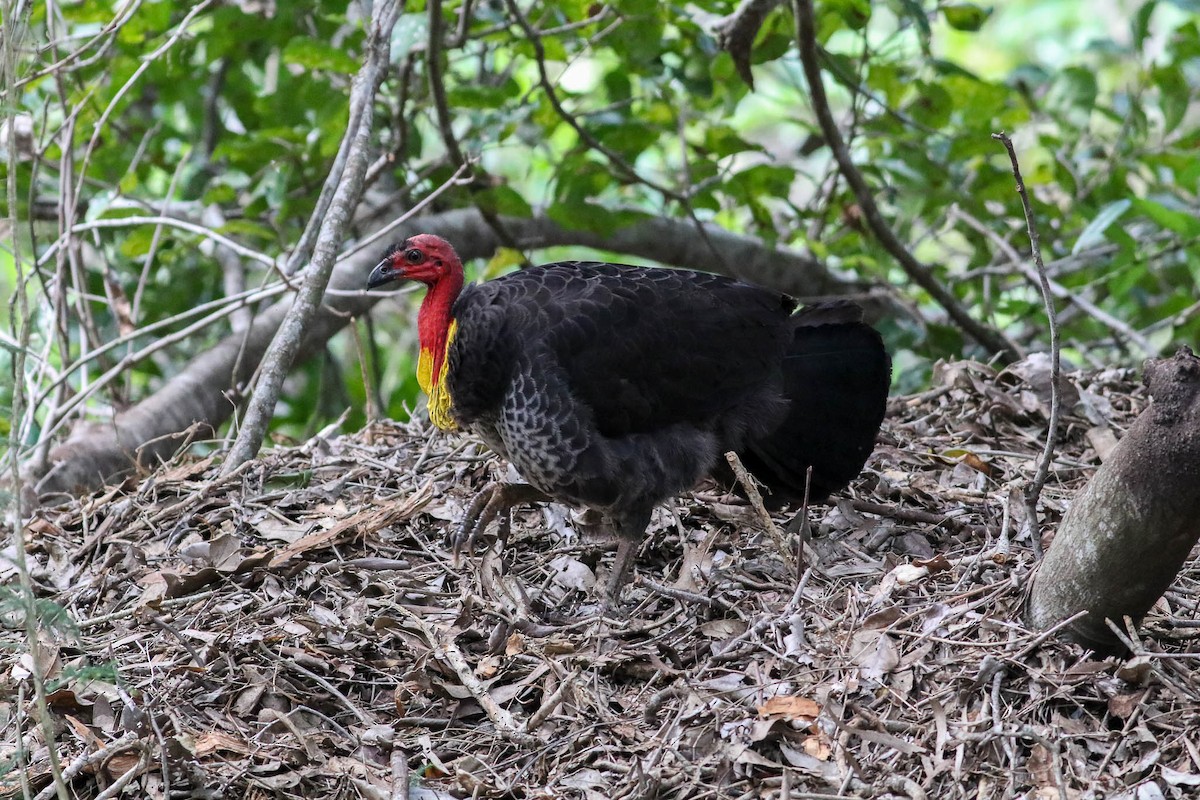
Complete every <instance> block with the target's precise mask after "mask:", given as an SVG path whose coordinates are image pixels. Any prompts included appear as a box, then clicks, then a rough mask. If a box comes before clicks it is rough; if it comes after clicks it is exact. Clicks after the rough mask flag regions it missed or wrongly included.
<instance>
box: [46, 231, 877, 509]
mask: <svg viewBox="0 0 1200 800" xmlns="http://www.w3.org/2000/svg"><path fill="white" fill-rule="evenodd" d="M504 224H505V227H506V228H507V229H508V230H509V232H510V233H511V234H512V235H513V236H514V238H515V239H516V240H517V241H518V243H519V244H521V245H522V246H525V247H530V248H537V247H547V246H552V245H580V246H590V247H598V248H604V249H608V250H612V251H614V252H618V253H625V254H628V255H630V256H638V257H642V258H651V259H654V260H656V261H659V262H661V263H663V264H670V265H675V266H685V267H690V268H692V269H699V270H705V271H710V272H719V273H725V274H733V275H735V276H737V277H741V278H745V279H747V280H753V281H756V282H758V283H762V284H764V285H767V286H773V287H775V288H778V289H780V290H781V291H785V292H788V293H789V294H792V295H797V296H801V297H806V296H836V295H844V294H847V293H852V292H861V291H863V289H864V287H863V286H861V285H859V284H854V283H851V282H848V281H841V280H839V279H837V278H836V277H834V276H832V275H830V274H829V272H828V271H827V270H825V268H824V267H823V266H822V265H821V264H820V263H819V262H817V261H816V260H814V259H812V258H810V257H808V256H806V255H803V254H800V253H796V252H794V251H786V250H781V251H776V250H773V249H771V248H768V247H765V246H764V245H763V244H762V242H761V241H759V240H757V239H754V238H751V237H748V236H740V235H737V234H733V233H729V232H728V231H724V230H721V229H719V228H715V227H709V228H708V229H707V231H708V237H707V238H708V240H709V241H710V242H711V243H712V247H711V248H710V247H709V246H708V244H706V243H705V241H704V240H703V238H702V237H700V236H698V235H697V233H696V229H695V227H694V226H693V225H692V223H690V222H686V221H678V220H664V219H654V220H648V221H646V222H643V223H639V224H636V225H632V226H629V227H627V228H624V229H622V230H621V231H619V232H617V233H616V234H614V235H613V236H611V237H608V238H605V237H602V236H600V235H598V234H595V233H590V232H585V231H573V230H568V229H564V228H562V227H560V226H558V225H556V224H555V223H553V222H551V221H550V220H548V219H546V218H545V217H533V218H528V219H516V218H505V219H504ZM417 233H434V234H437V235H439V236H442V237H444V238H446V239H449V240H450V241H451V242H453V243H454V244H455V246H456V248H457V250H458V252H459V254H460V255H462V257H463V258H481V257H486V256H489V255H491V254H492V253H493V252H495V250H496V248H497V246H499V242H498V241H497V239H496V235H495V233H494V232H493V231H492V229H491V228H490V227H489V226H488V225H487V224H486V222H485V221H484V220H483V218H482V217H481V216H480V215H479V213H478V212H477V211H475V210H473V209H463V210H455V211H448V212H444V213H441V214H434V215H430V216H426V217H420V218H417V219H414V220H411V221H410V222H408V223H406V224H404V225H402V226H400V227H398V228H397V229H396V230H395V232H394V234H393V235H392V236H391V237H390V240H391V241H399V240H401V239H404V238H406V237H408V236H412V235H414V234H417ZM383 249H384V247H383V245H382V244H381V245H380V247H379V248H378V251H382V250H383ZM378 251H377V250H375V249H372V250H370V251H369V252H364V253H361V254H359V255H358V256H355V257H354V258H351V259H347V260H345V261H342V262H340V263H339V264H338V265H337V267H336V268H335V270H334V273H333V277H332V279H331V280H330V283H329V286H330V288H331V289H334V290H342V291H354V290H360V289H362V288H363V286H364V282H365V280H366V276H367V273H368V272H369V271H370V268H371V266H373V265H374V264H375V263H376V262H377V261H378V260H379V256H380V252H378ZM384 297H387V294H386V293H372V294H369V295H368V294H365V293H364V294H361V295H351V296H345V295H343V296H338V295H327V296H326V298H325V302H324V305H323V306H322V308H321V309H320V311H319V313H318V314H317V316H316V320H315V322H314V323H313V324H312V325H311V326H310V327H308V328H307V329H306V330H305V335H304V339H303V341H302V344H301V346H300V349H299V352H298V355H297V362H299V361H300V360H303V359H304V358H306V357H309V356H312V355H314V354H316V353H318V352H320V350H321V348H322V347H323V346H324V345H325V343H326V342H327V341H328V340H329V339H330V338H331V337H332V336H333V335H334V334H335V333H337V332H338V331H339V330H341V328H342V327H343V326H345V325H346V324H347V322H349V320H350V318H351V317H355V316H361V315H362V314H365V313H366V312H367V311H368V310H369V309H370V308H371V306H373V305H374V304H375V303H376V302H378V301H379V300H380V299H382V298H384ZM290 304H291V299H290V298H289V299H287V300H283V301H280V302H279V303H276V304H274V305H272V306H271V307H269V308H267V309H266V310H265V311H263V312H261V313H260V314H258V315H257V317H256V318H255V320H254V323H253V325H252V326H251V327H250V328H249V330H247V331H244V332H239V333H235V334H231V335H229V336H227V337H226V338H225V339H224V340H222V341H221V342H220V343H219V344H218V345H217V346H216V347H214V348H212V349H211V350H208V351H206V352H204V353H202V354H200V355H199V356H196V357H195V358H193V359H192V360H191V362H189V363H188V364H187V365H186V366H184V367H183V368H182V369H181V371H180V372H179V373H178V374H177V375H176V376H175V377H174V378H172V379H171V380H170V381H169V382H168V383H166V384H165V385H164V386H163V387H162V388H161V389H159V390H158V391H156V392H155V393H154V394H153V395H151V396H149V397H147V398H146V399H145V400H142V401H141V402H140V403H138V404H137V405H134V406H132V407H131V408H129V409H127V410H126V411H124V412H122V413H121V414H118V415H117V416H116V418H115V419H113V420H112V421H111V422H109V423H106V424H95V423H93V424H89V425H85V426H80V427H79V428H77V429H76V430H75V431H74V432H73V433H72V435H71V436H70V437H69V438H68V439H67V440H66V441H64V442H63V443H62V444H61V445H59V446H57V447H56V448H55V449H54V450H53V451H52V452H51V454H50V458H49V459H48V462H47V465H46V469H44V470H33V469H29V470H27V472H26V478H27V479H28V480H29V481H30V483H31V484H33V485H34V486H35V487H36V491H37V493H38V495H40V496H42V497H46V496H47V495H54V494H61V493H70V494H75V493H81V492H87V491H91V490H94V489H96V488H99V487H100V486H103V485H104V484H105V483H108V482H111V481H113V480H115V479H118V478H120V477H122V476H123V475H126V474H128V473H129V472H131V471H133V470H135V469H137V468H138V467H141V468H152V467H153V466H154V465H156V464H158V463H160V462H161V461H162V460H164V459H166V458H169V457H170V456H171V455H172V454H173V453H174V452H175V451H176V450H178V449H179V447H180V446H181V445H183V444H184V443H185V442H186V441H188V440H189V438H204V437H206V436H211V435H212V434H213V432H214V431H215V430H216V429H217V428H218V427H219V426H220V425H221V424H222V423H224V422H225V421H226V420H228V419H229V417H230V416H231V415H232V414H233V412H234V409H235V405H236V403H237V401H238V394H237V392H238V388H239V387H241V386H244V385H245V383H246V382H247V381H248V380H249V379H250V376H251V375H252V374H253V373H254V371H255V369H257V367H258V365H259V362H260V361H261V360H262V357H263V354H264V353H265V352H266V349H267V346H268V345H269V344H270V342H271V338H272V337H273V336H274V334H275V331H276V330H277V329H278V328H279V325H280V323H281V322H282V320H283V318H284V315H285V314H286V313H287V310H288V307H289V306H290ZM864 305H867V307H868V312H870V305H871V304H870V303H866V304H864ZM878 310H879V305H876V306H875V311H876V312H878Z"/></svg>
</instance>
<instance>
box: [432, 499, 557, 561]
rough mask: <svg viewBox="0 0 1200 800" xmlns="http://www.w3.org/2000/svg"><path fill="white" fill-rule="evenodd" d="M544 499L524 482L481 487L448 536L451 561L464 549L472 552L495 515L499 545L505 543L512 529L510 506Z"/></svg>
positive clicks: (469, 552)
mask: <svg viewBox="0 0 1200 800" xmlns="http://www.w3.org/2000/svg"><path fill="white" fill-rule="evenodd" d="M548 499H549V498H548V497H547V496H546V495H545V494H544V493H543V492H541V491H539V490H537V489H535V488H533V487H532V486H530V485H529V484H525V483H493V484H490V485H488V486H486V487H484V488H483V489H482V490H481V491H480V492H479V493H478V494H476V495H475V497H474V498H472V500H471V504H470V505H469V506H467V511H466V513H465V514H463V518H462V522H461V523H459V526H458V530H457V531H455V533H454V536H453V537H451V545H452V552H453V554H454V559H455V561H457V560H458V556H459V554H460V553H461V552H462V551H463V549H464V548H465V549H466V551H467V554H468V555H470V554H473V553H474V552H475V542H477V541H478V540H479V537H480V536H481V535H482V534H483V532H484V531H485V530H487V526H488V525H490V524H491V523H492V520H494V519H496V517H500V528H499V529H498V530H497V532H496V538H497V540H498V541H499V542H500V544H501V546H503V545H505V544H507V543H508V535H509V533H510V532H511V531H512V507H513V506H515V505H517V504H519V503H531V502H540V501H544V500H548Z"/></svg>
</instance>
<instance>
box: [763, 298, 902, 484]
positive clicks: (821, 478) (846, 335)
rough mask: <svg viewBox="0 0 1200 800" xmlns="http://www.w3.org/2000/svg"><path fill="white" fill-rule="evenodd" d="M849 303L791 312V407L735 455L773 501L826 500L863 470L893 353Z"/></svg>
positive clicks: (787, 381) (787, 372)
mask: <svg viewBox="0 0 1200 800" xmlns="http://www.w3.org/2000/svg"><path fill="white" fill-rule="evenodd" d="M860 317H861V311H859V310H858V307H857V306H855V305H853V304H850V303H838V304H825V305H821V306H814V307H812V308H811V309H805V310H804V311H801V312H800V313H799V314H797V315H796V316H795V317H794V320H795V328H794V331H793V335H792V347H791V350H790V351H789V352H788V355H787V356H786V357H785V358H784V391H785V393H786V395H787V397H788V398H789V399H790V400H791V403H792V406H791V410H790V412H789V413H788V416H787V417H786V418H785V419H784V421H783V423H782V424H781V425H780V426H779V427H778V428H776V429H775V431H774V432H772V433H771V434H770V435H769V436H766V437H763V438H761V439H759V440H757V441H755V442H753V443H751V444H750V445H749V446H748V447H747V448H746V449H745V451H744V452H742V453H740V454H739V455H740V457H741V459H742V462H743V463H744V464H745V465H746V468H747V469H749V470H750V472H751V473H752V474H754V476H755V477H756V478H758V479H759V480H760V481H762V482H763V483H764V484H766V486H767V488H768V490H769V491H770V494H769V495H768V496H767V497H766V498H765V499H766V501H767V503H768V504H769V505H772V506H779V505H783V504H784V503H787V502H795V501H798V500H800V499H802V498H803V497H804V485H805V480H806V476H807V473H808V468H809V466H811V467H812V485H811V490H810V500H812V501H819V500H823V499H825V498H826V497H827V496H829V495H830V494H831V493H833V492H836V491H837V490H839V489H841V488H843V487H845V486H846V485H847V484H848V483H850V481H852V480H854V478H855V477H856V476H857V475H858V474H859V472H861V471H862V468H863V464H864V463H866V460H867V458H868V457H869V456H870V455H871V451H872V450H873V449H874V447H875V437H876V435H877V434H878V433H879V426H880V424H881V423H882V422H883V415H884V411H885V408H886V406H887V395H888V387H889V385H890V384H891V372H892V370H891V359H890V358H889V357H888V354H887V351H886V350H885V349H884V346H883V340H882V339H881V338H880V336H879V333H878V332H877V331H876V330H875V329H874V328H872V327H870V326H869V325H867V324H865V323H863V322H861V321H859V318H860Z"/></svg>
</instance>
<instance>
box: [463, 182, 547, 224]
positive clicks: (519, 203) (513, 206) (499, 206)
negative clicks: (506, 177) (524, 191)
mask: <svg viewBox="0 0 1200 800" xmlns="http://www.w3.org/2000/svg"><path fill="white" fill-rule="evenodd" d="M475 203H476V204H477V205H478V206H479V207H480V208H482V209H485V210H487V211H491V212H493V213H495V214H505V215H507V216H511V217H532V216H533V208H531V207H530V205H529V203H528V202H527V201H526V200H525V198H524V197H522V196H521V195H520V194H518V193H517V191H516V190H515V189H513V188H511V187H509V186H492V187H489V188H487V189H484V190H483V191H481V192H479V193H477V194H476V195H475Z"/></svg>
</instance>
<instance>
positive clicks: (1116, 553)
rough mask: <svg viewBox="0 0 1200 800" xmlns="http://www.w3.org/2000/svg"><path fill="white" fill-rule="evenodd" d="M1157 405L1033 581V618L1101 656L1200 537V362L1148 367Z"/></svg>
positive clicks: (1089, 493)
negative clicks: (1063, 625)
mask: <svg viewBox="0 0 1200 800" xmlns="http://www.w3.org/2000/svg"><path fill="white" fill-rule="evenodd" d="M1145 381H1146V385H1147V386H1149V388H1150V393H1151V395H1152V396H1153V398H1154V400H1153V403H1152V404H1151V406H1150V407H1149V408H1148V409H1146V410H1145V411H1144V412H1143V413H1142V414H1141V416H1139V417H1138V418H1137V420H1135V421H1134V423H1133V425H1132V426H1131V427H1130V428H1129V432H1128V433H1127V434H1126V435H1125V437H1124V438H1123V439H1121V441H1120V442H1119V443H1118V444H1117V446H1116V447H1115V448H1114V449H1113V451H1112V453H1111V454H1110V455H1109V458H1108V460H1107V461H1106V462H1105V463H1104V464H1103V465H1102V466H1101V467H1100V469H1098V470H1096V474H1095V475H1093V476H1092V479H1091V480H1090V481H1088V484H1087V486H1085V487H1084V488H1083V491H1082V492H1081V493H1080V494H1079V496H1078V497H1077V498H1076V499H1075V500H1074V501H1073V502H1072V503H1071V507H1070V508H1069V509H1068V510H1067V514H1066V516H1065V517H1064V518H1063V521H1062V524H1061V525H1060V526H1059V529H1058V534H1057V535H1056V536H1055V537H1054V541H1053V542H1052V543H1051V544H1050V549H1049V551H1048V552H1047V553H1046V557H1045V559H1044V560H1043V561H1042V563H1041V565H1040V567H1039V568H1038V571H1037V574H1036V575H1035V576H1034V579H1033V587H1032V592H1031V594H1030V599H1029V607H1028V618H1029V623H1030V625H1031V626H1033V627H1035V628H1039V629H1046V628H1049V627H1051V626H1053V625H1055V624H1057V623H1059V622H1061V621H1062V620H1065V619H1068V618H1070V617H1071V616H1073V615H1075V614H1077V613H1078V612H1080V611H1086V612H1087V614H1086V615H1085V616H1083V617H1081V618H1079V619H1077V620H1075V621H1074V622H1072V623H1071V624H1070V625H1068V626H1067V627H1066V628H1065V629H1064V632H1065V634H1066V635H1067V636H1068V637H1069V638H1071V639H1073V640H1074V641H1076V642H1079V643H1080V644H1083V645H1085V646H1087V647H1090V648H1092V649H1094V650H1097V651H1099V652H1115V651H1120V650H1122V649H1123V646H1122V645H1121V643H1120V640H1119V639H1118V638H1117V637H1116V636H1115V635H1114V634H1113V632H1112V631H1111V630H1110V629H1109V627H1108V625H1107V624H1106V623H1105V619H1111V620H1112V621H1113V622H1115V623H1116V624H1117V625H1120V626H1121V627H1124V623H1123V618H1124V617H1126V616H1128V617H1130V618H1131V619H1132V620H1133V621H1134V622H1135V623H1137V622H1139V621H1141V619H1142V617H1143V616H1144V615H1145V614H1146V612H1147V611H1149V610H1150V607H1151V606H1153V605H1154V603H1155V602H1156V601H1157V600H1158V598H1159V597H1161V596H1162V593H1163V592H1164V591H1166V589H1167V587H1168V586H1169V585H1170V584H1171V581H1173V580H1174V579H1175V576H1176V575H1177V574H1178V572H1179V569H1180V567H1181V566H1182V565H1183V562H1184V561H1185V560H1186V559H1187V557H1188V554H1189V553H1190V552H1191V549H1192V546H1193V545H1195V543H1196V541H1197V539H1198V538H1200V359H1198V358H1196V356H1194V355H1193V354H1192V351H1191V350H1189V349H1187V348H1182V349H1181V350H1180V351H1179V352H1178V353H1176V354H1175V356H1173V357H1171V358H1164V359H1154V360H1151V361H1148V362H1146V376H1145Z"/></svg>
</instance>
